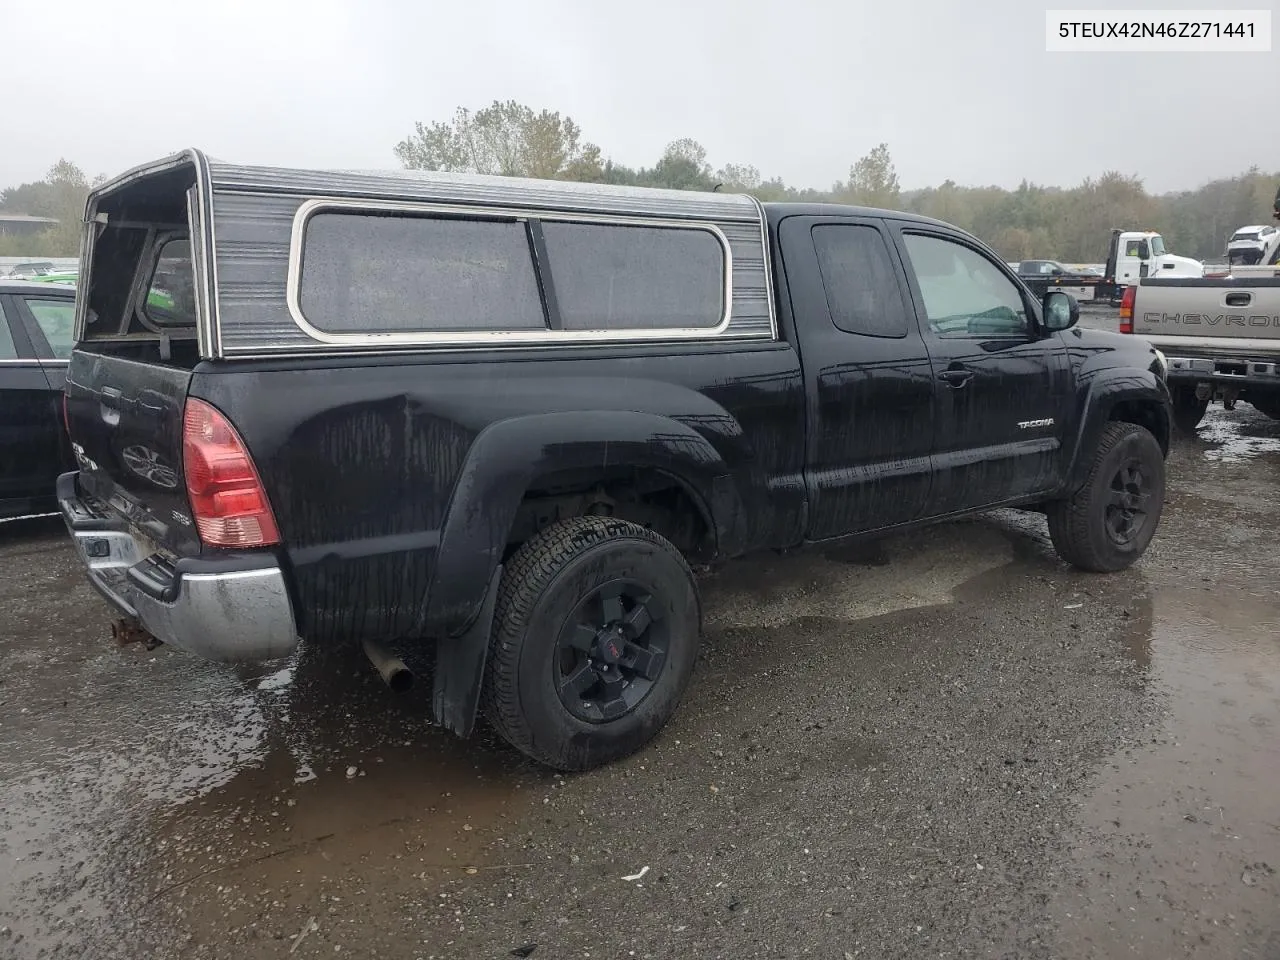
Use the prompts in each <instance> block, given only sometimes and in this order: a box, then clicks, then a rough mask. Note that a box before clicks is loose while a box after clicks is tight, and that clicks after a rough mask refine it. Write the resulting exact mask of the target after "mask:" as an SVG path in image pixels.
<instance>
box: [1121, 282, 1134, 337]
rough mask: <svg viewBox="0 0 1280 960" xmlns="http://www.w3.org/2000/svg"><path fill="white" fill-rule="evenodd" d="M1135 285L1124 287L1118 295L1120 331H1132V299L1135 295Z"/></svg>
mask: <svg viewBox="0 0 1280 960" xmlns="http://www.w3.org/2000/svg"><path fill="white" fill-rule="evenodd" d="M1137 292H1138V288H1137V287H1125V288H1124V294H1123V296H1121V297H1120V332H1121V333H1133V300H1134V297H1135V296H1136V295H1137Z"/></svg>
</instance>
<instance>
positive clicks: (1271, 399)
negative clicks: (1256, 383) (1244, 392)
mask: <svg viewBox="0 0 1280 960" xmlns="http://www.w3.org/2000/svg"><path fill="white" fill-rule="evenodd" d="M1249 402H1250V403H1252V404H1253V408H1254V409H1255V410H1257V411H1258V412H1259V413H1263V414H1266V415H1267V416H1268V417H1270V418H1271V419H1272V420H1280V393H1263V394H1259V395H1257V396H1254V395H1253V394H1250V395H1249Z"/></svg>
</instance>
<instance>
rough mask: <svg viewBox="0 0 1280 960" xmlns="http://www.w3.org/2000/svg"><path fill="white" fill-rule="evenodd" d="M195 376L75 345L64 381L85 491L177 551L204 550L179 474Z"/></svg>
mask: <svg viewBox="0 0 1280 960" xmlns="http://www.w3.org/2000/svg"><path fill="white" fill-rule="evenodd" d="M190 381H191V372H190V371H189V370H185V369H183V368H181V367H178V366H166V365H163V364H159V363H148V362H143V361H139V360H132V359H126V358H123V357H116V356H108V355H102V354H97V353H89V352H87V351H83V350H76V351H75V352H74V353H73V354H72V358H71V365H70V369H69V370H68V372H67V386H66V397H67V427H68V431H69V433H70V435H71V445H72V450H73V451H74V452H75V457H76V461H77V465H78V467H79V469H80V488H81V491H82V493H84V494H88V495H90V496H92V497H94V498H96V499H97V500H99V501H101V502H102V503H103V504H105V505H106V506H107V507H108V508H109V509H110V510H111V511H112V512H113V513H117V514H119V515H121V516H122V517H124V518H125V519H126V520H128V521H129V523H130V525H131V526H132V527H133V528H134V531H135V533H136V534H140V535H141V536H142V537H143V538H144V541H145V540H150V541H152V542H153V543H154V544H158V545H162V546H164V547H166V548H168V549H169V550H170V551H171V552H172V553H174V554H176V555H178V556H191V555H194V554H196V553H198V552H199V550H200V542H199V538H198V537H197V535H196V531H195V527H194V525H193V524H192V520H191V511H190V506H189V504H188V502H187V491H186V483H185V481H184V478H183V474H182V416H183V405H184V403H185V401H186V396H187V386H188V384H189V383H190ZM144 545H145V544H144Z"/></svg>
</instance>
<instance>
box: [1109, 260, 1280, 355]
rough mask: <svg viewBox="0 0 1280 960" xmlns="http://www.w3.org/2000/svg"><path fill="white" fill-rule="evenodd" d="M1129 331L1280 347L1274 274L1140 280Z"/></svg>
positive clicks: (1279, 284)
mask: <svg viewBox="0 0 1280 960" xmlns="http://www.w3.org/2000/svg"><path fill="white" fill-rule="evenodd" d="M1133 332H1134V333H1135V334H1138V335H1139V336H1146V337H1152V338H1164V337H1187V338H1198V339H1206V340H1209V341H1214V340H1216V341H1218V343H1219V344H1221V345H1222V346H1223V347H1231V346H1235V347H1240V348H1244V349H1256V348H1259V347H1261V348H1263V349H1266V350H1268V351H1270V350H1272V349H1280V278H1271V277H1267V278H1264V277H1257V278H1254V277H1249V278H1240V279H1227V278H1222V279H1187V280H1143V281H1142V282H1141V283H1140V284H1139V285H1138V288H1137V292H1136V294H1135V297H1134V305H1133ZM1242 341H1255V343H1252V344H1248V345H1246V344H1244V343H1243V342H1242Z"/></svg>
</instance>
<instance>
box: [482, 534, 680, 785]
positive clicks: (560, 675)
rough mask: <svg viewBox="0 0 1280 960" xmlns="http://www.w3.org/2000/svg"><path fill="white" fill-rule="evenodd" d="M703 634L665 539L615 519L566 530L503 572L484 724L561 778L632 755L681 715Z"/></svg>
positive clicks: (538, 542)
mask: <svg viewBox="0 0 1280 960" xmlns="http://www.w3.org/2000/svg"><path fill="white" fill-rule="evenodd" d="M701 627H702V614H701V607H700V605H699V600H698V591H697V586H696V584H695V582H694V579H693V573H692V572H691V571H690V569H689V566H688V564H687V563H685V561H684V558H683V557H682V556H681V555H680V552H679V551H678V550H677V549H676V548H675V547H674V546H672V545H671V543H669V542H668V541H667V540H666V539H664V538H663V537H661V536H659V535H658V534H656V533H654V532H653V531H652V530H649V529H646V528H645V527H641V526H637V525H636V524H634V523H629V522H627V521H624V520H617V519H613V518H610V517H579V518H577V519H573V520H567V521H564V522H562V523H557V524H555V525H553V526H551V527H548V528H547V529H546V530H543V531H542V532H541V533H539V534H538V535H537V536H535V537H533V538H532V539H530V540H529V541H528V542H526V543H525V544H523V545H522V546H521V547H520V548H519V550H517V551H516V553H515V555H514V556H513V557H512V559H511V562H510V563H509V564H508V566H507V568H506V570H505V571H504V573H503V577H502V585H501V588H500V590H499V592H498V599H497V605H496V607H495V610H494V635H493V640H492V643H491V646H490V651H489V663H488V675H487V677H486V679H485V693H484V710H485V715H486V717H487V718H488V719H489V722H490V723H492V724H493V726H494V727H495V728H496V729H497V731H498V732H499V733H500V734H501V735H502V736H503V738H504V739H505V740H507V742H509V743H510V744H511V745H512V746H514V747H515V748H516V749H517V750H520V751H521V752H522V753H525V754H526V755H528V756H530V757H532V758H533V759H535V760H537V761H539V762H541V763H544V764H546V765H548V766H550V767H553V768H555V769H558V770H587V769H590V768H592V767H597V766H600V765H602V764H606V763H609V762H610V761H613V760H617V759H619V758H621V757H624V756H627V755H628V754H631V753H634V752H635V751H636V750H638V749H639V748H640V747H642V746H643V745H644V744H645V743H647V742H648V741H649V740H650V739H651V738H652V737H653V736H654V735H656V734H657V732H658V731H659V730H660V729H662V727H663V725H664V724H665V723H666V722H667V720H668V719H669V718H670V717H671V714H672V713H673V712H674V711H675V708H676V704H677V703H678V702H679V701H680V697H681V695H682V694H683V693H684V690H685V687H686V686H687V685H688V682H689V678H690V676H691V675H692V673H693V664H694V661H695V660H696V659H697V655H698V644H699V638H700V634H701Z"/></svg>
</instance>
